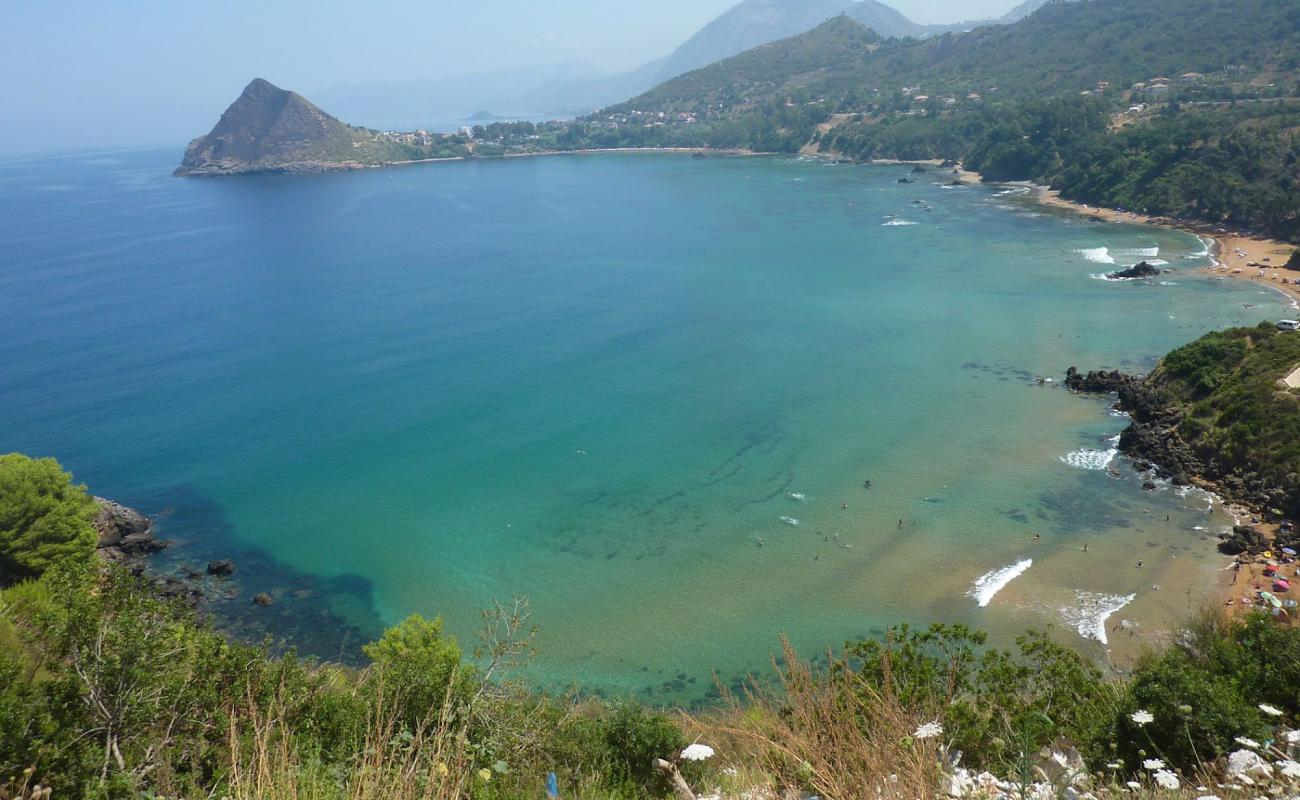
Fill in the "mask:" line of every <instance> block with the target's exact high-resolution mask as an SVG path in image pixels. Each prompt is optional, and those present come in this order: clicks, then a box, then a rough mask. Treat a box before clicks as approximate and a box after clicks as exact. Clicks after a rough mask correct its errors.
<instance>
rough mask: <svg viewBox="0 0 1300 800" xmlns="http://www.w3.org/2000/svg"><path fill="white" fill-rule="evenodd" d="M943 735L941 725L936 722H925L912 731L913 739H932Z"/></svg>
mask: <svg viewBox="0 0 1300 800" xmlns="http://www.w3.org/2000/svg"><path fill="white" fill-rule="evenodd" d="M942 735H943V726H942V725H940V724H939V723H938V722H927V723H925V724H924V725H921V726H920V727H918V728H917V729H916V730H915V731H913V732H912V737H913V738H915V739H933V738H934V737H936V736H942Z"/></svg>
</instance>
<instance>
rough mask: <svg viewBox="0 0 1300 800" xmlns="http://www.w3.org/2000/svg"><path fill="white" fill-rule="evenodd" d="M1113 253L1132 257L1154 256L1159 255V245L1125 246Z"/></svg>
mask: <svg viewBox="0 0 1300 800" xmlns="http://www.w3.org/2000/svg"><path fill="white" fill-rule="evenodd" d="M1115 255H1120V256H1132V257H1134V258H1155V257H1156V256H1158V255H1160V248H1159V247H1126V248H1124V249H1122V250H1116V251H1115Z"/></svg>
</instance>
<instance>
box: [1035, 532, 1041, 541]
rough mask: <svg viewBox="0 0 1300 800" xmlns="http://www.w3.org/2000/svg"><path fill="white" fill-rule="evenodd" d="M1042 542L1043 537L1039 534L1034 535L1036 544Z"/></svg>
mask: <svg viewBox="0 0 1300 800" xmlns="http://www.w3.org/2000/svg"><path fill="white" fill-rule="evenodd" d="M1042 540H1043V537H1042V535H1040V534H1037V533H1035V534H1034V541H1035V542H1041V541H1042Z"/></svg>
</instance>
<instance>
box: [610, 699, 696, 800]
mask: <svg viewBox="0 0 1300 800" xmlns="http://www.w3.org/2000/svg"><path fill="white" fill-rule="evenodd" d="M602 727H603V729H604V730H603V733H604V737H603V738H604V742H605V747H606V749H607V751H608V754H609V783H610V785H611V788H617V787H618V786H620V785H624V786H632V787H635V788H637V789H639V790H641V791H644V792H648V793H650V794H653V795H656V796H658V795H662V794H664V793H666V792H667V791H668V788H669V786H668V782H667V780H666V779H665V778H664V776H663V775H662V774H661V773H659V772H658V771H657V770H655V769H654V767H652V766H651V764H650V762H651V761H652V760H654V759H656V758H662V759H665V760H669V761H671V760H673V759H674V758H676V757H677V754H678V753H679V752H681V750H682V748H683V747H685V746H686V744H687V742H686V737H685V736H684V735H683V734H682V731H681V728H679V727H677V725H676V724H675V723H673V721H672V720H671V719H669V718H668V717H666V716H664V715H663V714H660V713H656V712H651V711H648V710H647V709H646V708H645V707H644V706H642V705H640V704H637V703H632V702H625V703H622V704H620V705H619V706H617V707H616V708H615V709H614V710H613V712H612V713H610V714H609V715H608V716H607V717H606V718H605V719H604V721H603V725H602ZM688 780H689V778H688Z"/></svg>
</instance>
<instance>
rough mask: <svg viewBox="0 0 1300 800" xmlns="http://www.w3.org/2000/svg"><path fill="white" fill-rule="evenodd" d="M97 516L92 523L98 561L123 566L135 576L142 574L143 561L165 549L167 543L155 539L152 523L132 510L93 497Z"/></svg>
mask: <svg viewBox="0 0 1300 800" xmlns="http://www.w3.org/2000/svg"><path fill="white" fill-rule="evenodd" d="M95 502H96V503H98V504H99V512H98V513H97V514H96V515H95V518H94V519H93V520H91V525H93V526H94V528H95V531H96V533H98V534H99V544H98V551H99V555H100V557H101V558H103V559H104V560H105V561H109V562H112V563H115V564H123V565H126V566H128V567H130V568H131V570H132V571H133V572H136V573H137V574H139V573H141V572H143V571H144V557H145V556H147V555H149V554H150V553H156V552H158V551H159V550H162V549H164V548H166V547H167V545H168V544H169V542H167V541H164V540H160V539H158V538H157V537H156V536H155V535H154V531H153V522H151V521H150V520H149V518H148V517H146V516H145V515H144V514H141V513H140V512H139V511H136V510H135V509H133V508H127V507H126V506H124V505H122V504H120V503H114V502H113V501H112V500H105V499H104V498H102V497H96V498H95Z"/></svg>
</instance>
